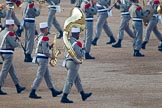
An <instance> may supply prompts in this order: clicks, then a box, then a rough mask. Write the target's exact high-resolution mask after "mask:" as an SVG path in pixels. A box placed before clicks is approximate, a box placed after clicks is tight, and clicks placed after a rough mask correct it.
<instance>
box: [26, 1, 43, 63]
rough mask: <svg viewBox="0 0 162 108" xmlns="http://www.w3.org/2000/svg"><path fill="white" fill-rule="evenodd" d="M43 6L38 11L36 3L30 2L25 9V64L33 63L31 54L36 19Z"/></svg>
mask: <svg viewBox="0 0 162 108" xmlns="http://www.w3.org/2000/svg"><path fill="white" fill-rule="evenodd" d="M40 9H41V6H40V5H39V9H36V8H35V6H34V2H32V1H31V0H29V1H28V2H27V3H26V7H25V8H24V12H23V14H24V15H23V16H24V29H25V59H24V62H32V57H31V54H32V52H33V46H34V36H35V17H37V16H39V15H40Z"/></svg>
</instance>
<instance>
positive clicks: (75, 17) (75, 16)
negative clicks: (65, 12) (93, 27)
mask: <svg viewBox="0 0 162 108" xmlns="http://www.w3.org/2000/svg"><path fill="white" fill-rule="evenodd" d="M72 27H77V28H80V29H81V31H83V30H84V29H85V15H84V13H83V11H82V10H81V9H80V8H77V7H75V8H73V9H72V10H71V13H70V17H69V18H67V19H66V20H65V23H64V32H63V41H64V45H65V48H66V50H67V51H68V53H69V55H70V56H71V57H72V58H73V59H74V60H75V61H76V62H77V63H82V61H83V58H79V57H77V55H76V53H75V51H74V49H73V47H72V45H71V43H70V31H71V28H72Z"/></svg>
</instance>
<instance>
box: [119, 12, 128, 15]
mask: <svg viewBox="0 0 162 108" xmlns="http://www.w3.org/2000/svg"><path fill="white" fill-rule="evenodd" d="M120 14H121V15H128V14H129V12H121V13H120Z"/></svg>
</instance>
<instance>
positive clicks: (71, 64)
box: [61, 28, 92, 103]
mask: <svg viewBox="0 0 162 108" xmlns="http://www.w3.org/2000/svg"><path fill="white" fill-rule="evenodd" d="M79 34H80V28H71V35H72V36H71V37H70V43H71V44H72V47H73V49H74V51H75V53H76V55H77V56H78V57H83V56H84V52H83V50H82V43H81V42H80V41H79V40H78V39H79ZM65 56H66V59H65V62H64V65H63V66H64V67H65V68H66V69H67V71H68V73H67V80H66V83H65V85H64V89H63V96H62V98H61V103H73V101H72V100H69V99H68V98H67V96H68V94H69V93H70V91H71V88H72V86H73V83H75V86H76V88H77V89H78V91H79V92H80V94H81V97H82V100H83V101H85V100H86V99H87V98H88V97H90V96H91V95H92V93H85V92H84V90H83V87H82V84H81V80H80V76H79V72H78V70H79V66H80V64H79V63H77V62H76V61H75V60H74V59H73V58H72V57H71V56H70V55H69V53H68V52H67V51H65Z"/></svg>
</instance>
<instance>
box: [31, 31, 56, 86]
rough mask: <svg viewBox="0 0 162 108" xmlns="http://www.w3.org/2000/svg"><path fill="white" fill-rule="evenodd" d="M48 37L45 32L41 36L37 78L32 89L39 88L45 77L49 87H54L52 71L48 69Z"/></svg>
mask: <svg viewBox="0 0 162 108" xmlns="http://www.w3.org/2000/svg"><path fill="white" fill-rule="evenodd" d="M48 39H49V38H48V37H47V36H45V34H41V35H40V37H39V43H38V50H37V63H38V70H37V75H36V78H35V79H34V81H33V84H32V89H37V88H38V87H39V85H40V83H41V81H42V79H43V77H44V79H45V82H46V84H47V86H48V88H54V86H53V84H52V79H51V75H50V71H49V69H48V58H49V57H50V53H49V44H48Z"/></svg>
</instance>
